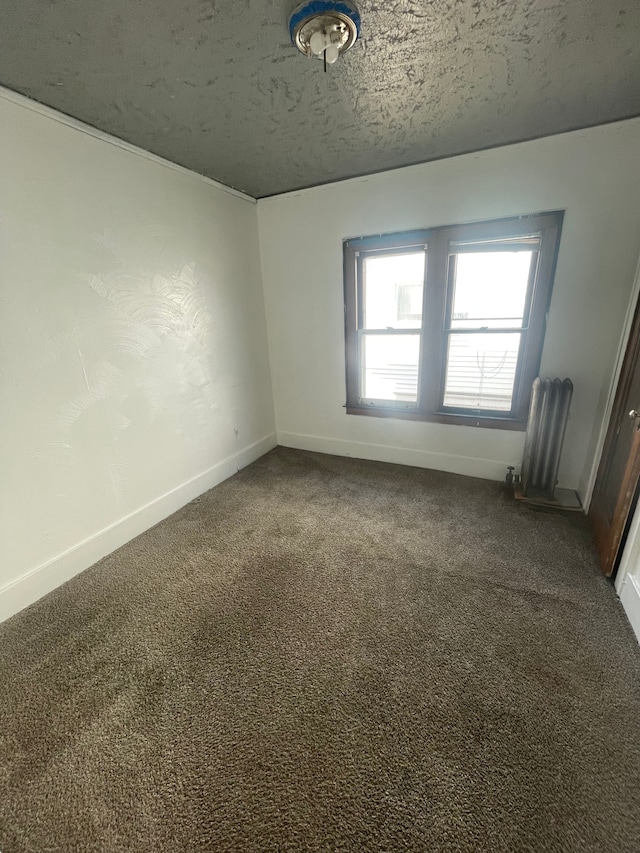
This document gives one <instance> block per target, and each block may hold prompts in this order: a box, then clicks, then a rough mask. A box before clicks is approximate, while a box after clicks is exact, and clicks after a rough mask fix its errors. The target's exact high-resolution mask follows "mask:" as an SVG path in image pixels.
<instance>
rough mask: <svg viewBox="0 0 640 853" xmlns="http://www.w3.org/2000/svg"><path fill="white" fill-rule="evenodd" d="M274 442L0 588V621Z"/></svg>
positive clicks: (272, 439)
mask: <svg viewBox="0 0 640 853" xmlns="http://www.w3.org/2000/svg"><path fill="white" fill-rule="evenodd" d="M275 446H276V435H275V433H270V434H269V435H265V436H263V437H262V438H260V439H258V441H254V442H253V443H252V444H250V445H248V446H247V447H245V448H243V449H242V450H240V451H238V452H237V453H234V454H232V455H231V456H228V457H227V458H225V459H223V460H222V461H221V462H218V463H217V464H216V465H214V466H213V467H212V468H209V469H208V470H207V471H203V472H202V473H201V474H198V475H197V476H195V477H193V478H192V479H190V480H187V482H186V483H182V484H181V485H179V486H176V488H174V489H171V490H170V491H169V492H166V493H165V494H164V495H161V496H160V497H158V498H156V499H155V500H153V501H151V502H150V503H148V504H146V505H145V506H143V507H140V509H137V510H135V511H134V512H132V513H130V514H129V515H127V516H125V517H124V518H121V519H120V520H119V521H116V522H115V524H111V525H109V527H105V528H104V529H103V530H100V531H98V532H97V533H95V534H94V535H93V536H90V537H88V538H87V539H84V540H83V541H82V542H78V544H77V545H74V546H73V547H72V548H69V549H68V550H67V551H64V552H63V553H62V554H58V555H57V556H56V557H54V558H53V559H51V560H48V561H47V562H46V563H43V564H42V565H40V566H36V568H34V569H32V570H31V571H29V572H27V573H26V574H24V575H22V577H20V578H17V579H16V580H14V581H12V582H11V583H8V584H6V585H5V586H3V587H2V588H0V622H4V620H5V619H8V618H9V617H10V616H13V615H14V614H15V613H18V612H19V611H20V610H23V609H24V608H25V607H28V606H29V605H30V604H33V603H34V602H35V601H37V600H38V599H39V598H42V596H43V595H46V594H47V593H48V592H51V591H52V590H53V589H55V588H56V587H58V586H60V584H63V583H64V582H65V581H68V580H70V579H71V578H72V577H74V576H75V575H77V574H79V573H80V572H83V571H84V570H85V569H88V568H89V566H92V565H93V564H94V563H95V562H97V561H98V560H100V559H102V557H106V555H107V554H110V553H111V552H112V551H115V550H116V549H117V548H120V547H121V546H122V545H124V544H126V543H127V542H129V541H131V539H134V538H135V537H136V536H139V535H140V534H141V533H144V531H145V530H148V529H149V528H150V527H153V525H154V524H157V523H158V522H159V521H162V520H163V519H164V518H167V516H169V515H171V514H172V513H174V512H176V511H177V510H179V509H180V508H181V507H183V506H184V505H185V504H188V503H189V501H192V500H193V499H194V498H197V497H198V496H199V495H201V494H203V493H204V492H206V491H208V490H209V489H212V488H213V487H214V486H217V485H218V483H221V482H222V481H223V480H226V479H227V478H228V477H231V476H232V475H233V474H235V473H236V472H237V471H239V470H240V469H241V468H244V467H246V466H247V465H249V464H250V463H251V462H255V460H256V459H259V458H260V456H264V454H265V453H268V451H269V450H272V449H273V448H274V447H275Z"/></svg>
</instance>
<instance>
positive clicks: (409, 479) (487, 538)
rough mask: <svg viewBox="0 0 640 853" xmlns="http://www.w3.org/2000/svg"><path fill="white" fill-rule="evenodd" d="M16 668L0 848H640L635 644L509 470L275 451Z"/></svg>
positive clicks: (38, 640) (20, 651) (52, 599)
mask: <svg viewBox="0 0 640 853" xmlns="http://www.w3.org/2000/svg"><path fill="white" fill-rule="evenodd" d="M36 523H37V519H34V524H36ZM0 685H2V687H1V689H0V849H1V850H2V851H3V853H27V851H28V853H36V851H37V853H49V852H50V851H51V852H52V851H65V853H80V851H82V853H94V851H95V853H97V851H105V853H106V851H109V853H124V852H125V851H127V852H128V853H130V851H145V853H146V851H154V853H164V851H166V852H167V853H180V851H194V853H195V851H231V850H234V851H235V850H238V851H243V853H244V851H260V853H276V851H279V852H280V851H292V853H293V852H294V851H295V853H300V851H325V850H326V851H358V853H359V852H360V851H427V850H429V851H431V850H433V851H452V853H453V851H468V852H469V853H479V851H491V853H524V851H536V853H537V852H538V851H541V853H542V852H544V851H547V853H550V852H551V851H553V852H554V853H568V851H587V850H589V851H598V853H637V851H638V838H640V799H639V792H640V648H638V645H637V644H636V642H635V639H634V636H633V634H632V631H631V628H630V626H629V624H628V623H627V621H626V619H625V616H624V613H623V611H622V609H621V607H620V604H619V602H618V601H617V599H616V597H615V594H614V592H613V589H612V588H611V586H610V585H609V584H608V583H607V581H606V580H605V579H604V578H603V577H602V575H601V574H600V572H599V570H598V567H597V563H596V558H595V552H594V549H593V546H592V544H591V540H590V535H589V532H588V529H587V527H586V525H585V523H584V520H583V519H582V518H573V517H568V516H561V515H550V514H539V513H535V512H532V511H530V510H529V509H527V508H526V507H522V506H520V505H517V504H516V503H515V502H514V501H513V499H511V498H509V497H507V496H506V495H505V494H504V493H503V487H502V486H501V485H500V484H497V483H491V482H487V481H484V480H473V479H470V478H465V477H460V476H456V475H453V474H445V473H440V472H436V471H428V470H424V469H417V468H405V467H401V466H395V465H385V464H382V463H374V462H362V461H357V460H353V459H345V458H336V457H331V456H321V455H319V454H313V453H304V452H301V451H294V450H286V449H284V448H278V449H277V450H275V451H273V452H272V453H270V454H268V455H267V456H265V457H263V458H262V459H260V460H259V461H258V462H257V463H255V464H253V465H252V466H250V467H249V468H247V469H245V470H244V471H242V472H241V473H239V474H238V475H236V476H235V477H233V478H232V479H231V480H228V481H227V482H226V483H224V484H222V485H221V486H219V487H218V488H216V489H213V490H212V491H210V492H208V493H207V494H205V495H203V496H202V497H201V498H199V499H197V500H196V501H194V502H193V503H191V504H189V505H188V506H186V507H185V508H184V509H182V510H181V511H179V512H178V513H176V514H175V515H174V516H172V517H171V518H169V519H167V520H166V521H164V522H162V523H161V524H159V525H158V526H156V527H155V528H153V529H151V530H149V531H147V532H146V533H144V534H143V535H142V536H140V537H139V538H137V539H136V540H134V541H133V542H131V543H129V544H128V545H126V546H125V547H123V548H121V549H120V550H119V551H117V552H115V553H114V554H112V555H110V556H109V557H107V558H106V559H104V560H102V561H101V562H100V563H98V564H97V565H96V566H94V567H93V568H91V569H89V570H88V571H86V572H85V573H83V574H82V575H80V576H78V577H77V578H75V579H73V580H72V581H70V582H69V583H67V584H65V585H64V586H62V587H60V588H58V589H57V590H55V591H54V592H53V593H51V594H50V595H49V596H47V597H46V598H44V599H43V600H41V601H40V602H38V603H37V604H35V605H34V606H32V607H31V608H29V609H28V610H26V611H24V612H23V613H20V614H18V615H17V616H15V617H13V618H12V619H10V620H9V621H7V622H6V623H4V624H3V625H1V626H0Z"/></svg>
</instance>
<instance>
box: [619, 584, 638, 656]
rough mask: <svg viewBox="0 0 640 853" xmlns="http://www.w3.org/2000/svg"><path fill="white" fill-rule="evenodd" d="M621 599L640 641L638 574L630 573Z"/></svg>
mask: <svg viewBox="0 0 640 853" xmlns="http://www.w3.org/2000/svg"><path fill="white" fill-rule="evenodd" d="M620 601H621V602H622V606H623V607H624V612H625V613H626V614H627V619H628V620H629V622H631V627H632V628H633V630H634V633H635V635H636V638H637V640H638V642H639V643H640V578H639V577H638V576H637V575H629V576H628V578H627V579H626V581H625V583H624V586H623V587H622V592H621V594H620Z"/></svg>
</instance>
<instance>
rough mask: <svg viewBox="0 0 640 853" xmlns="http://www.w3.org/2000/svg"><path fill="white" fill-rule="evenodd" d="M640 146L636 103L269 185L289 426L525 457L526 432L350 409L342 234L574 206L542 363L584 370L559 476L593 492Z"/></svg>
mask: <svg viewBox="0 0 640 853" xmlns="http://www.w3.org/2000/svg"><path fill="white" fill-rule="evenodd" d="M639 150H640V119H634V120H631V121H627V122H621V123H619V124H612V125H607V126H605V127H600V128H592V129H590V130H584V131H579V132H576V133H570V134H565V135H562V136H556V137H551V138H548V139H542V140H537V141H535V142H528V143H523V144H521V145H513V146H510V147H507V148H502V149H497V150H494V151H487V152H483V153H480V154H473V155H466V156H464V157H456V158H452V159H450V160H446V161H445V160H443V161H440V162H439V163H428V164H425V165H422V166H415V167H411V168H408V169H402V170H398V171H394V172H387V173H384V174H380V175H374V176H371V177H369V178H362V179H356V180H353V181H346V182H343V183H340V184H334V185H331V186H326V187H318V188H315V189H311V190H305V191H303V192H300V193H291V194H290V195H286V196H280V197H276V198H273V199H264V200H261V201H259V202H258V222H259V226H260V245H261V257H262V270H263V282H264V289H265V303H266V308H267V323H268V328H269V346H270V350H271V367H272V371H273V388H274V399H275V406H276V422H277V426H278V436H279V439H280V442H281V443H283V444H287V443H289V444H292V445H293V446H296V447H303V448H305V447H306V448H308V449H318V450H320V449H322V450H325V451H326V452H336V453H345V452H347V451H348V452H353V453H354V455H363V454H369V455H367V456H366V458H379V459H383V460H385V459H386V460H389V461H397V462H407V463H408V464H425V462H424V461H421V460H426V467H434V468H443V469H444V470H448V471H454V472H459V473H477V474H478V475H479V476H491V477H494V478H495V479H499V478H500V477H502V476H504V473H505V471H506V466H507V465H512V464H515V465H517V464H519V463H520V461H521V459H522V449H523V445H524V433H515V432H509V431H505V430H487V429H475V428H471V427H466V426H451V425H443V424H436V423H421V422H413V421H400V420H394V419H392V418H389V419H387V418H368V417H360V416H356V415H346V414H345V410H344V403H345V366H344V311H343V304H344V303H343V275H342V272H343V270H342V241H343V240H344V239H346V238H349V237H358V236H363V235H368V234H379V233H386V232H393V231H402V230H409V229H413V228H425V227H431V226H438V225H451V224H456V223H462V222H472V221H478V220H485V219H494V218H500V217H507V216H517V215H521V214H527V213H537V212H541V211H545V210H560V209H564V210H566V214H565V219H564V225H563V231H562V238H561V242H560V253H559V258H558V267H557V272H556V278H555V284H554V289H553V296H552V301H551V307H550V312H549V317H548V325H547V333H546V338H545V344H544V350H543V356H542V365H541V372H542V374H543V375H549V376H562V377H565V376H569V377H570V378H571V379H572V380H573V382H574V386H575V391H574V395H573V400H572V405H571V418H570V421H569V425H568V429H567V435H566V440H565V446H564V450H563V456H562V461H561V467H560V485H561V486H567V487H569V488H575V489H578V490H580V492H581V494H583V495H584V492H585V488H586V483H587V480H588V477H589V473H590V469H591V465H592V462H593V457H594V454H595V448H596V443H597V439H598V434H599V430H600V426H601V422H602V417H603V413H604V407H605V403H606V399H607V393H608V390H609V385H610V381H611V375H612V372H613V368H614V362H615V357H616V352H617V348H618V345H619V341H620V335H621V333H622V328H623V323H624V319H625V313H626V310H627V305H628V300H629V295H630V291H631V287H632V284H633V279H634V274H635V269H636V264H637V261H638V253H639V252H640V172H639V171H638V168H637V161H638V151H639ZM400 448H402V449H403V452H404V453H405V456H400V455H399V449H400Z"/></svg>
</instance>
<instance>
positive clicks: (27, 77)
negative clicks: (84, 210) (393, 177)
mask: <svg viewBox="0 0 640 853" xmlns="http://www.w3.org/2000/svg"><path fill="white" fill-rule="evenodd" d="M296 5H297V0H234V2H230V0H176V2H172V3H168V2H166V0H145V2H144V3H132V2H131V0H110V2H108V3H105V2H102V0H83V2H82V3H70V2H67V3H61V2H55V3H52V2H50V0H30V2H29V3H25V2H24V0H6V2H5V3H3V7H2V10H3V11H2V27H1V28H0V83H2V84H3V85H5V86H8V87H9V88H12V89H15V90H16V91H19V92H22V93H23V94H26V95H29V96H30V97H33V98H35V99H36V100H39V101H41V102H43V103H45V104H48V105H49V106H52V107H55V108H56V109H59V110H61V111H62V112H66V113H68V114H70V115H73V116H75V117H77V118H80V119H82V120H83V121H85V122H87V123H89V124H92V125H95V126H96V127H99V128H101V129H103V130H106V131H108V132H109V133H112V134H114V135H116V136H119V137H121V138H123V139H126V140H128V141H130V142H133V143H135V144H136V145H139V146H141V147H142V148H146V149H148V150H149V151H153V152H155V153H156V154H160V155H161V156H163V157H167V158H168V159H170V160H174V161H176V162H177V163H181V164H182V165H184V166H188V167H189V168H192V169H194V170H195V171H198V172H202V173H203V174H207V175H209V176H210V177H213V178H216V179H217V180H219V181H222V182H223V183H225V184H227V185H229V186H234V187H238V188H239V189H242V190H245V191H246V192H249V193H250V194H252V195H254V196H267V195H272V194H275V193H279V192H284V191H285V190H290V189H294V188H296V187H301V186H310V185H314V184H318V183H323V182H327V181H331V180H335V179H337V178H343V177H349V176H353V175H356V174H364V173H368V172H375V171H380V170H382V169H389V168H392V167H396V166H401V165H406V164H409V163H416V162H422V161H426V160H433V159H436V158H439V157H443V156H450V155H452V154H458V153H462V152H466V151H472V150H477V149H479V148H483V147H490V146H495V145H502V144H505V143H508V142H513V141H517V140H522V139H527V138H534V137H536V138H537V137H542V136H545V135H548V134H551V133H558V132H561V131H565V130H572V129H574V128H579V127H585V126H587V125H593V124H599V123H602V122H605V121H612V120H615V119H621V118H625V117H628V116H631V115H638V114H639V113H640V61H639V55H638V44H639V43H640V3H638V2H637V0H618V2H613V0H518V2H508V0H423V2H417V0H394V2H379V0H359V6H360V9H361V12H362V20H363V29H362V40H361V41H360V42H359V44H358V45H356V47H355V48H354V49H353V50H352V51H351V52H350V53H349V54H347V55H346V56H345V57H344V58H343V59H341V60H340V61H339V62H338V63H336V65H335V66H334V67H332V68H331V69H330V71H329V72H328V73H327V74H324V73H323V72H322V65H321V63H320V62H317V61H315V60H313V61H311V60H306V59H305V58H304V57H302V56H301V55H300V54H298V52H297V51H296V50H295V49H294V48H293V47H292V46H291V44H290V41H289V34H288V30H287V19H288V16H289V14H290V12H291V11H292V10H293V8H294V7H295V6H296Z"/></svg>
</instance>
